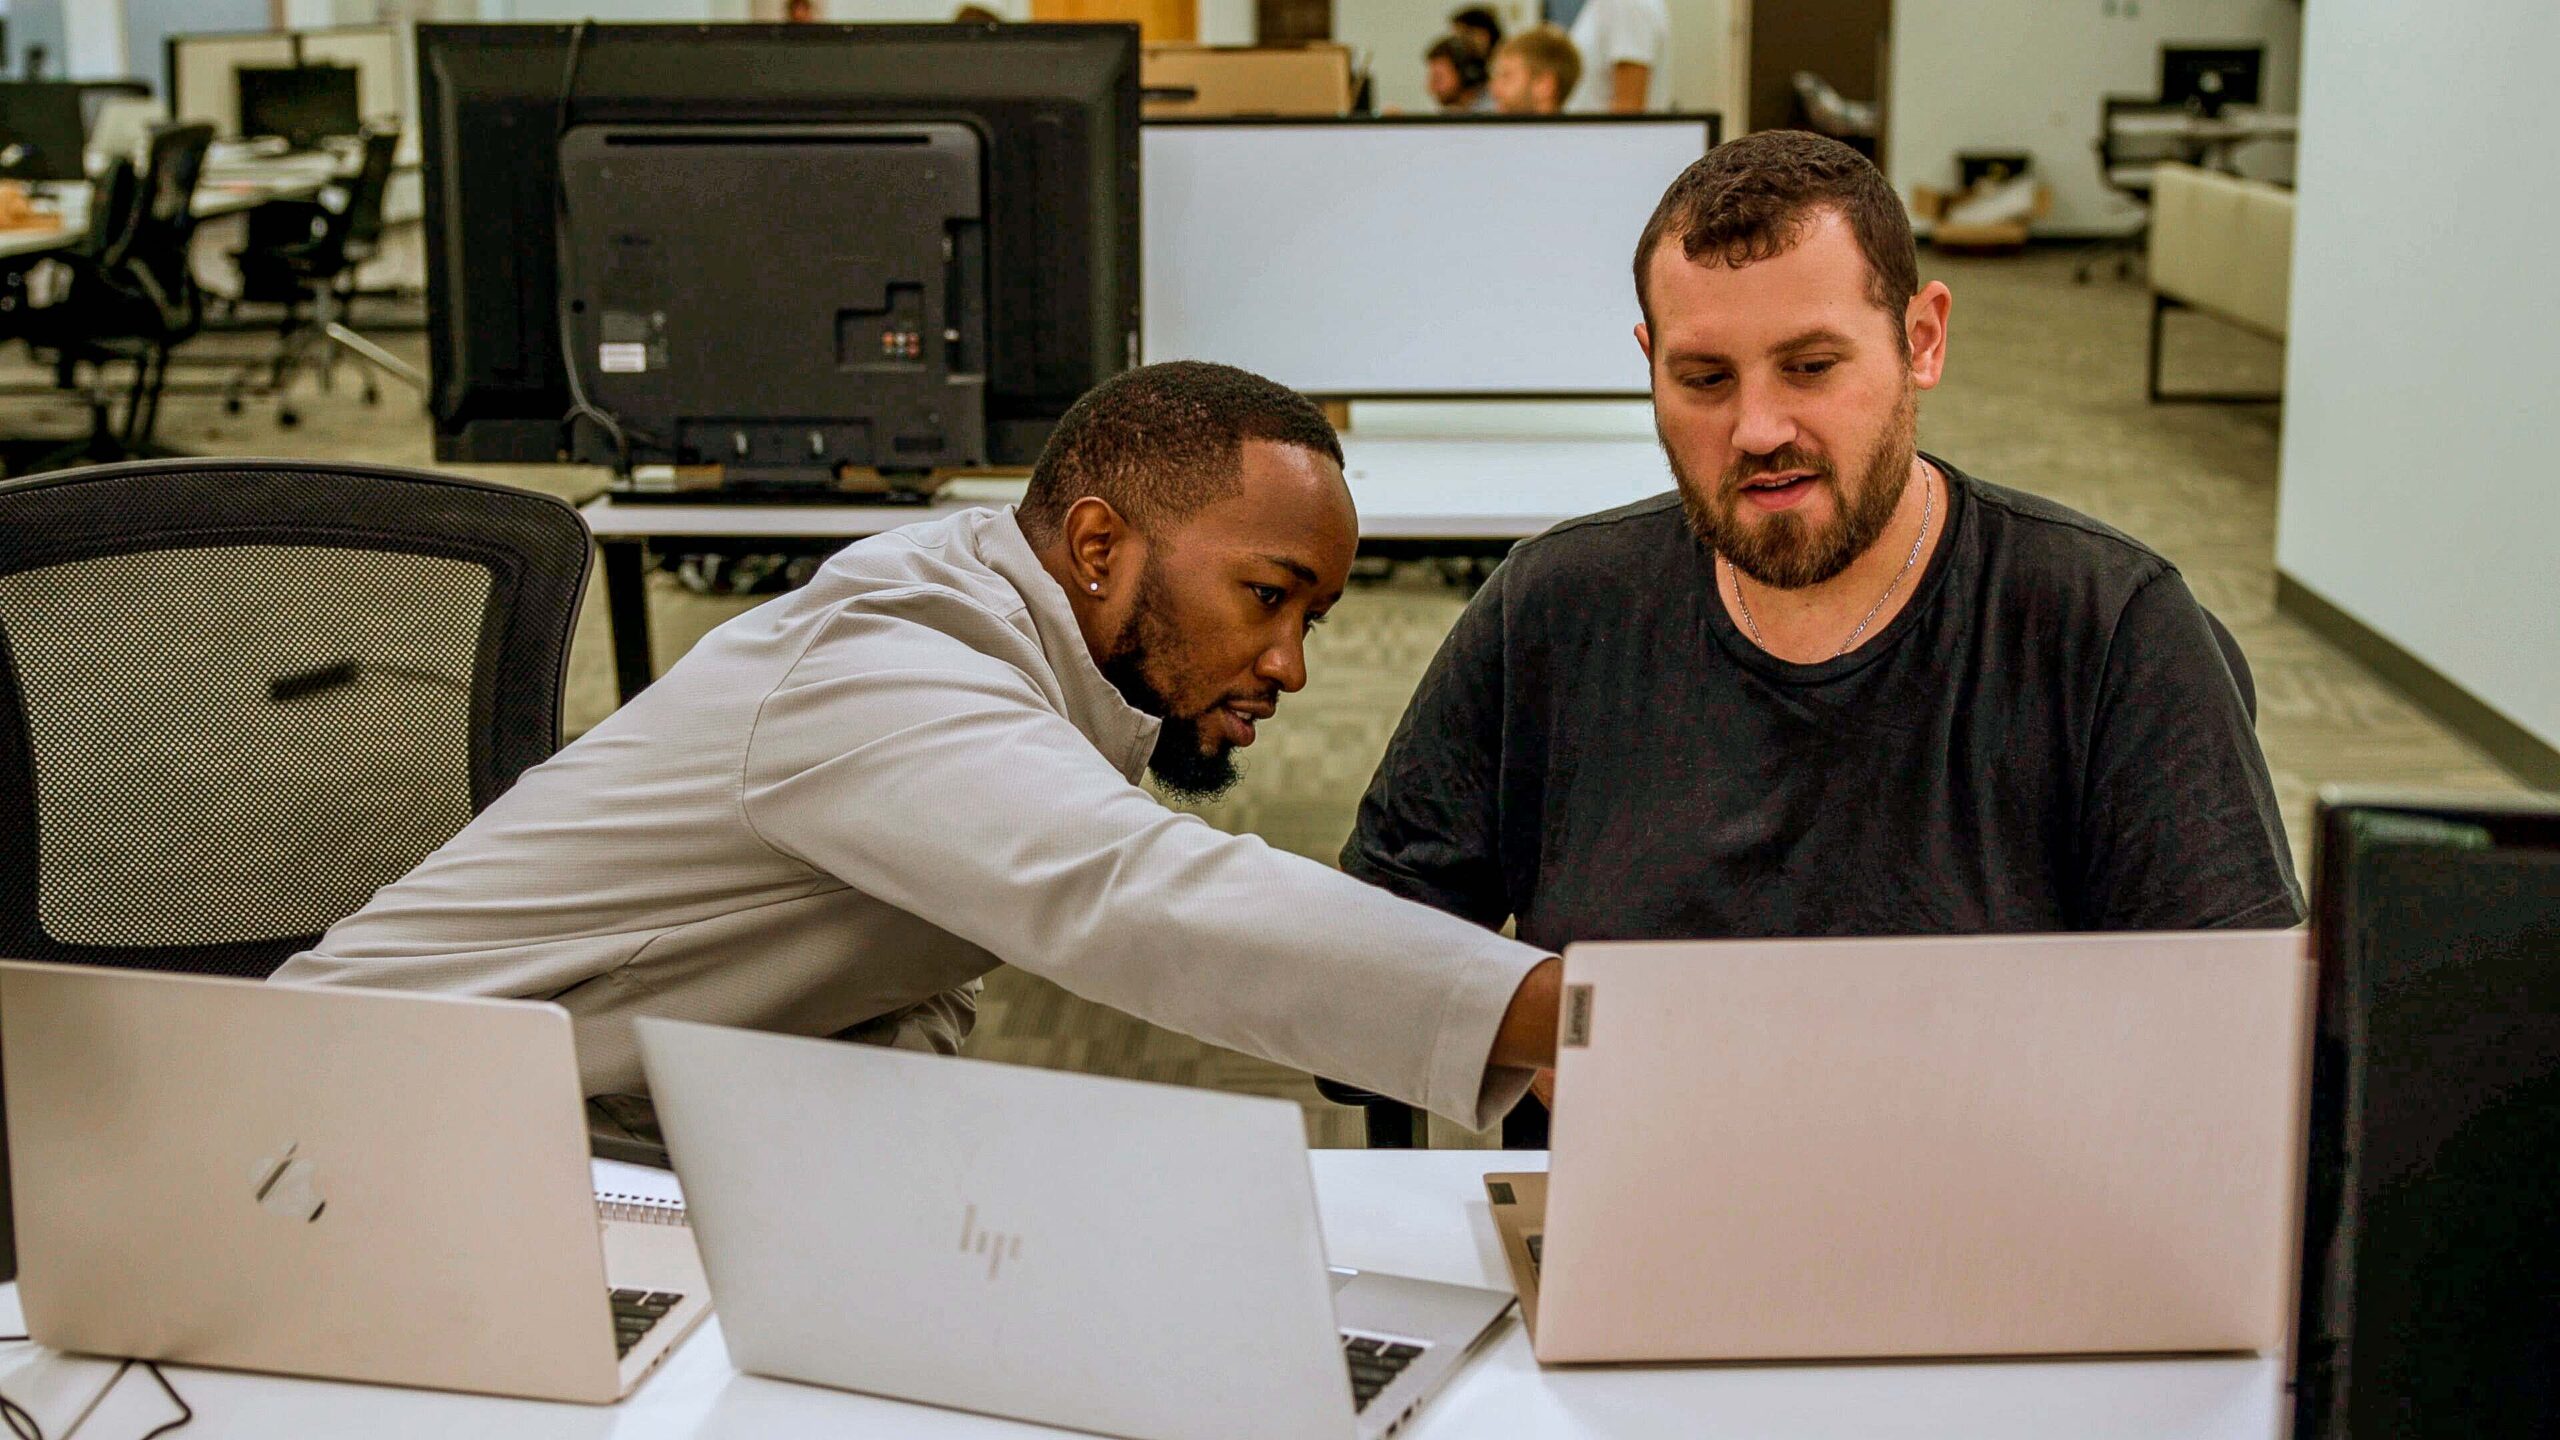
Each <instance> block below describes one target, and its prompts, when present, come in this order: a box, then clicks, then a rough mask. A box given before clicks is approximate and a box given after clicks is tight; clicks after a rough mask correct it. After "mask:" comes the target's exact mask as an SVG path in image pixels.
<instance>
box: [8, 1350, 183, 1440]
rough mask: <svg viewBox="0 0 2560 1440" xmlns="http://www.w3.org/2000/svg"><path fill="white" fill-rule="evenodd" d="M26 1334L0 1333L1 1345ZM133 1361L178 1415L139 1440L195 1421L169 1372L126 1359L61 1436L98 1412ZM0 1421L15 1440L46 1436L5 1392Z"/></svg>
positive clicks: (157, 1437)
mask: <svg viewBox="0 0 2560 1440" xmlns="http://www.w3.org/2000/svg"><path fill="white" fill-rule="evenodd" d="M29 1338H30V1337H28V1336H25V1335H0V1345H8V1344H13V1343H20V1342H24V1341H26V1340H28V1339H29ZM135 1365H140V1366H141V1367H142V1368H143V1369H145V1370H147V1371H149V1372H151V1378H152V1379H153V1380H155V1381H157V1382H159V1385H160V1393H161V1394H163V1395H166V1396H168V1397H169V1403H170V1404H172V1405H175V1406H177V1407H178V1418H177V1419H175V1420H171V1421H168V1422H167V1423H165V1424H162V1425H159V1426H156V1427H154V1428H153V1429H151V1430H148V1431H146V1432H144V1433H143V1435H142V1436H141V1437H140V1440H160V1437H161V1436H163V1435H166V1434H168V1433H169V1432H170V1431H172V1430H176V1429H180V1428H182V1427H184V1426H186V1425H189V1424H191V1423H193V1422H194V1420H195V1418H196V1412H195V1407H194V1406H192V1405H189V1404H188V1403H187V1401H186V1397H184V1396H182V1395H180V1394H179V1393H178V1387H177V1386H175V1385H172V1384H170V1383H169V1377H168V1376H166V1375H164V1374H162V1373H160V1367H159V1365H157V1364H156V1363H154V1362H152V1361H149V1360H139V1361H137V1360H127V1361H125V1362H124V1363H123V1364H121V1365H118V1366H117V1367H116V1373H115V1374H113V1375H110V1376H108V1377H107V1383H106V1384H105V1385H103V1386H100V1387H99V1389H98V1393H97V1395H96V1396H95V1397H94V1398H92V1399H91V1400H90V1401H89V1404H88V1407H87V1408H86V1409H84V1410H82V1411H81V1412H80V1414H79V1415H78V1416H77V1417H76V1418H74V1419H73V1420H72V1422H71V1428H70V1429H68V1430H65V1431H63V1432H62V1440H71V1437H73V1436H74V1435H77V1434H79V1433H80V1427H81V1426H83V1425H86V1424H88V1423H89V1417H90V1416H91V1415H94V1414H96V1413H97V1411H98V1406H99V1405H100V1403H102V1402H103V1401H105V1399H106V1398H107V1396H108V1395H109V1394H110V1393H112V1392H113V1391H114V1390H115V1388H116V1383H117V1382H118V1381H120V1380H122V1379H124V1376H125V1372H126V1371H128V1370H131V1369H132V1368H133V1367H134V1366H135ZM0 1423H4V1424H6V1425H7V1426H8V1427H9V1433H10V1434H11V1435H13V1436H15V1437H16V1440H45V1437H44V1427H43V1426H41V1425H39V1424H37V1423H36V1417H34V1416H33V1415H30V1414H28V1413H27V1410H26V1407H25V1406H23V1405H20V1404H19V1403H18V1402H17V1401H15V1400H12V1399H10V1398H9V1397H8V1396H6V1395H0Z"/></svg>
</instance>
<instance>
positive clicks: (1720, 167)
mask: <svg viewBox="0 0 2560 1440" xmlns="http://www.w3.org/2000/svg"><path fill="white" fill-rule="evenodd" d="M1826 210H1830V211H1837V212H1838V213H1839V214H1840V216H1841V218H1843V219H1845V220H1847V221H1848V222H1849V230H1850V233H1852V234H1854V235H1856V236H1857V237H1858V249H1859V250H1860V251H1861V252H1862V253H1863V254H1865V256H1866V257H1867V298H1869V299H1871V300H1873V301H1874V302H1875V303H1876V306H1877V308H1879V309H1881V310H1883V311H1884V312H1885V313H1886V314H1888V315H1891V316H1892V317H1893V320H1894V334H1895V335H1897V336H1900V335H1901V334H1902V315H1903V312H1904V311H1905V310H1906V309H1908V308H1909V307H1910V304H1911V297H1912V296H1914V295H1916V294H1918V293H1919V291H1920V258H1919V255H1918V253H1917V251H1915V250H1914V249H1913V247H1912V243H1911V217H1910V216H1908V215H1906V214H1905V213H1903V209H1902V201H1901V200H1900V199H1899V198H1897V197H1896V196H1895V195H1894V193H1893V186H1892V185H1890V184H1888V183H1886V181H1885V178H1884V175H1883V174H1882V173H1881V172H1880V171H1878V170H1877V169H1876V167H1875V164H1874V162H1872V161H1870V160H1868V159H1867V157H1866V156H1864V155H1861V154H1859V153H1858V152H1857V151H1855V150H1852V149H1850V148H1849V147H1848V146H1846V145H1843V144H1841V143H1840V142H1839V141H1837V140H1834V139H1831V138H1830V137H1828V136H1824V135H1816V134H1813V133H1812V132H1811V131H1806V130H1763V131H1761V132H1760V133H1758V134H1756V135H1745V136H1743V137H1741V138H1740V139H1737V140H1729V141H1726V142H1725V143H1724V144H1722V145H1719V146H1717V147H1716V148H1714V149H1713V150H1710V151H1708V152H1707V153H1706V155H1705V157H1704V158H1702V159H1700V160H1698V161H1696V162H1694V163H1693V164H1691V165H1690V166H1689V168H1688V169H1686V170H1683V171H1681V172H1680V178H1679V179H1677V180H1674V181H1672V182H1671V188H1670V189H1668V190H1665V191H1663V192H1662V203H1661V204H1659V205H1656V206H1655V207H1654V208H1653V218H1652V219H1651V220H1648V221H1646V222H1645V227H1644V238H1643V239H1642V240H1639V241H1637V242H1636V304H1637V306H1638V307H1639V308H1641V309H1643V311H1644V314H1645V319H1646V321H1647V323H1650V322H1651V321H1652V319H1653V309H1652V305H1651V303H1650V301H1649V300H1648V298H1647V296H1646V294H1645V268H1646V267H1647V266H1648V265H1649V264H1650V263H1651V262H1652V260H1653V252H1654V250H1655V249H1656V248H1657V247H1659V246H1660V245H1662V244H1663V243H1664V242H1665V241H1668V240H1675V239H1676V240H1678V241H1679V242H1680V250H1681V253H1682V254H1684V255H1686V256H1688V257H1689V259H1691V260H1693V261H1696V262H1698V263H1700V264H1704V265H1732V266H1743V265H1750V264H1754V263H1756V262H1758V261H1762V260H1769V259H1774V258H1775V257H1777V256H1780V255H1784V254H1785V253H1787V252H1788V251H1789V250H1792V249H1794V248H1795V247H1796V245H1797V243H1798V242H1800V241H1802V240H1803V239H1804V236H1805V231H1806V230H1808V229H1809V228H1811V227H1812V225H1813V223H1814V221H1815V220H1816V219H1817V218H1818V217H1819V216H1820V215H1821V214H1822V212H1824V211H1826Z"/></svg>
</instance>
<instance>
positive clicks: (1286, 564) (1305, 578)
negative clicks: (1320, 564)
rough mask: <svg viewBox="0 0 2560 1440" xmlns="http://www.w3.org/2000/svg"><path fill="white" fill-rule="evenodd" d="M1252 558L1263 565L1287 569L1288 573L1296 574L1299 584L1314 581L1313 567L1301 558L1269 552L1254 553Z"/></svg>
mask: <svg viewBox="0 0 2560 1440" xmlns="http://www.w3.org/2000/svg"><path fill="white" fill-rule="evenodd" d="M1253 558H1254V559H1256V560H1259V561H1261V562H1262V563H1263V564H1265V565H1277V566H1279V567H1280V568H1281V569H1283V570H1286V571H1288V572H1289V573H1290V574H1292V575H1295V576H1297V577H1298V583H1299V584H1301V585H1313V584H1314V583H1316V571H1315V567H1314V566H1312V565H1309V564H1307V563H1306V562H1305V561H1303V560H1292V559H1290V558H1289V557H1288V556H1286V555H1269V554H1261V555H1256V556H1254V557H1253Z"/></svg>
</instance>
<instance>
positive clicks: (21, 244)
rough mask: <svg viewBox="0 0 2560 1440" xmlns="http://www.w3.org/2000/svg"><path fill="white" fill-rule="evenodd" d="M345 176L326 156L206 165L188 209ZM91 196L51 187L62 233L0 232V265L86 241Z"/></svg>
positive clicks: (304, 190)
mask: <svg viewBox="0 0 2560 1440" xmlns="http://www.w3.org/2000/svg"><path fill="white" fill-rule="evenodd" d="M344 174H345V170H344V167H343V166H342V165H341V164H340V163H339V162H338V161H337V160H336V159H335V158H334V157H331V156H319V157H313V158H309V159H304V158H298V157H297V158H288V159H281V160H261V161H255V162H244V163H236V164H226V165H209V166H207V167H206V169H205V172H204V176H203V178H202V179H200V180H198V181H197V182H196V194H195V202H194V205H193V206H192V208H193V209H194V211H195V214H196V218H197V219H198V220H218V219H220V218H222V217H223V216H225V215H237V214H240V213H242V212H243V211H248V210H255V209H257V208H258V207H259V206H261V205H264V204H267V203H269V202H270V201H276V200H308V199H310V198H311V197H312V196H314V195H317V194H319V193H320V191H321V189H322V187H324V186H326V185H328V184H329V182H330V181H332V180H335V179H339V178H342V177H343V176H344ZM90 192H91V187H90V186H89V185H87V184H82V183H75V184H66V185H58V186H56V187H55V196H56V199H55V204H56V208H58V209H59V210H60V211H61V214H62V226H61V228H60V229H57V230H42V231H38V230H0V261H5V260H12V259H17V258H20V257H23V256H29V255H43V254H46V253H48V252H51V251H55V250H67V249H69V248H71V247H72V246H74V245H77V244H79V243H81V242H82V241H83V240H85V239H87V238H88V232H89V196H90ZM404 210H405V211H406V212H407V213H401V212H402V211H404ZM419 213H421V212H420V211H419V210H418V206H417V202H416V201H415V200H414V199H411V201H410V203H409V204H408V205H406V206H386V208H385V214H384V219H385V222H386V223H391V224H397V223H400V222H402V221H406V220H414V219H416V218H417V217H418V214H419Z"/></svg>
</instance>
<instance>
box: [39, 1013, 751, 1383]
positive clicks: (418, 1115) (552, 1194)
mask: <svg viewBox="0 0 2560 1440" xmlns="http://www.w3.org/2000/svg"><path fill="white" fill-rule="evenodd" d="M0 1068H5V1072H6V1085H5V1094H6V1100H7V1106H8V1135H9V1148H10V1158H11V1160H12V1162H13V1163H12V1165H11V1167H10V1169H11V1172H12V1177H13V1179H14V1180H15V1181H16V1194H15V1201H16V1209H17V1238H18V1262H19V1265H18V1297H19V1300H20V1302H21V1303H22V1305H23V1306H24V1308H25V1311H26V1319H27V1333H28V1334H29V1335H31V1336H32V1337H34V1338H35V1339H36V1340H37V1341H38V1342H40V1343H42V1344H46V1345H50V1346H53V1347H55V1348H56V1349H61V1350H75V1351H85V1352H89V1353H92V1354H100V1355H129V1356H136V1357H140V1358H144V1359H151V1360H166V1361H175V1362H180V1363H184V1364H189V1365H217V1366H228V1367H232V1368H237V1369H245V1370H271V1371H281V1372H286V1373H290V1374H299V1375H319V1376H327V1377H330V1378H332V1379H341V1380H367V1381H375V1382H380V1383H384V1384H392V1385H416V1386H426V1387H431V1388H435V1389H445V1390H474V1391H483V1392H487V1393H491V1394H499V1395H524V1396H534V1397H538V1398H543V1399H554V1400H582V1401H588V1402H591V1403H597V1404H609V1403H611V1402H612V1401H614V1400H616V1399H618V1398H620V1397H621V1396H622V1395H624V1394H625V1393H627V1392H628V1391H629V1390H630V1389H631V1388H632V1387H633V1386H634V1385H636V1384H638V1383H639V1381H640V1379H641V1377H642V1376H644V1375H646V1374H647V1373H648V1372H649V1371H650V1370H651V1369H652V1368H654V1367H655V1366H656V1365H657V1363H658V1362H659V1360H661V1359H662V1358H664V1357H665V1355H666V1354H667V1352H668V1351H669V1350H671V1349H672V1348H674V1346H675V1344H676V1342H677V1341H678V1340H681V1339H682V1338H683V1337H684V1335H685V1334H686V1332H688V1331H690V1330H691V1329H692V1328H693V1327H694V1325H695V1324H697V1323H698V1322H700V1320H701V1319H702V1317H703V1315H704V1314H705V1313H707V1311H708V1309H709V1292H708V1289H707V1287H706V1286H705V1285H704V1283H703V1279H702V1272H701V1264H700V1261H699V1260H698V1259H697V1258H696V1257H695V1255H694V1251H693V1242H692V1237H691V1233H690V1232H689V1231H687V1230H685V1229H684V1228H683V1227H681V1226H677V1225H668V1224H643V1223H632V1222H621V1221H616V1222H610V1223H608V1222H604V1221H601V1220H600V1219H599V1218H598V1216H599V1212H598V1208H597V1201H596V1198H595V1194H594V1191H593V1189H592V1185H591V1179H590V1171H589V1168H588V1163H587V1146H586V1139H587V1129H586V1117H585V1107H584V1106H583V1104H582V1103H581V1102H580V1100H579V1092H578V1071H577V1061H576V1059H575V1056H574V1053H573V1050H572V1046H571V1042H570V1031H569V1019H568V1016H567V1014H566V1013H565V1012H563V1011H562V1010H561V1009H560V1008H559V1007H557V1006H554V1005H541V1004H530V1003H524V1002H517V1001H502V1000H468V999H457V998H451V997H445V996H433V995H413V994H394V993H388V992H379V991H363V990H345V989H337V988H330V987H296V986H284V985H262V984H257V983H254V982H250V981H241V980H215V979H204V978H199V977H194V976H182V975H165V974H155V973H149V972H140V971H126V970H102V969H89V968H82V967H66V966H51V965H22V964H0Z"/></svg>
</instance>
